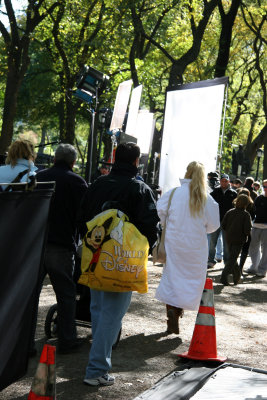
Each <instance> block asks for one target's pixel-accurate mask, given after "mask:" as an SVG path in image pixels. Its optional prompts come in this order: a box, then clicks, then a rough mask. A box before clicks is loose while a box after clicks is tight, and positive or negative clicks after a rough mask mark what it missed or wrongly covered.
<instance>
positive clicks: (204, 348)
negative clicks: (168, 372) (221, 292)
mask: <svg viewBox="0 0 267 400" xmlns="http://www.w3.org/2000/svg"><path fill="white" fill-rule="evenodd" d="M178 356H179V357H184V358H190V359H192V360H206V361H221V362H224V361H225V360H226V359H227V357H218V356H217V343H216V327H215V311H214V301H213V285H212V279H210V278H207V279H206V283H205V287H204V290H203V294H202V298H201V302H200V307H199V310H198V314H197V319H196V324H195V329H194V332H193V337H192V340H191V344H190V347H189V350H188V351H187V352H186V353H183V354H178Z"/></svg>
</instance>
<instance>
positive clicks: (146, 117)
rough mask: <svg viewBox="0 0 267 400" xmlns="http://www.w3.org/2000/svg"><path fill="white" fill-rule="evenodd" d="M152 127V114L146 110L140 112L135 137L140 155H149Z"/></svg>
mask: <svg viewBox="0 0 267 400" xmlns="http://www.w3.org/2000/svg"><path fill="white" fill-rule="evenodd" d="M154 127H155V120H154V114H153V113H150V112H149V111H148V110H140V111H139V113H138V117H137V124H136V133H135V137H137V144H138V146H139V147H140V151H141V153H142V154H149V153H150V148H151V143H152V136H153V131H154Z"/></svg>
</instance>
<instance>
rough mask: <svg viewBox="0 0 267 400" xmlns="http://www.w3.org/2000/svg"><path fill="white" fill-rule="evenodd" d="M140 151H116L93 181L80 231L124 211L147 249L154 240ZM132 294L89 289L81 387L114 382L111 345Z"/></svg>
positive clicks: (153, 214) (152, 206)
mask: <svg viewBox="0 0 267 400" xmlns="http://www.w3.org/2000/svg"><path fill="white" fill-rule="evenodd" d="M139 157H140V148H139V147H138V146H137V145H136V144H135V143H130V142H129V143H121V144H119V146H118V147H117V150H116V154H115V163H114V165H113V167H112V169H111V172H110V174H109V175H106V176H103V177H101V178H99V179H97V180H96V181H94V182H93V183H92V184H91V185H90V186H89V188H88V190H87V192H86V194H85V196H84V198H83V200H82V204H81V216H80V221H81V231H83V233H85V232H86V229H87V228H86V224H85V223H86V222H87V221H89V220H91V219H92V218H94V217H95V216H96V215H97V214H99V213H100V212H102V211H103V209H109V208H117V209H119V210H121V211H123V212H124V213H125V214H126V215H127V216H128V217H129V220H130V222H131V223H133V224H134V225H135V226H136V227H137V229H138V230H139V231H140V232H141V233H142V234H143V235H144V236H146V238H147V240H148V242H149V245H150V248H152V246H153V244H154V243H155V242H156V240H157V232H158V231H157V223H158V222H159V217H158V214H157V210H156V202H155V199H154V196H153V192H152V190H151V189H150V188H149V186H147V185H146V184H145V183H144V182H142V181H140V180H137V179H136V174H137V171H138V169H137V167H138V164H139ZM131 295H132V292H105V291H102V290H94V289H91V305H90V309H91V318H92V334H93V342H92V346H91V349H90V354H89V362H88V365H87V368H86V373H85V378H84V383H85V384H87V385H91V386H98V385H105V386H107V385H112V384H113V383H114V381H115V378H114V377H113V376H111V375H110V374H109V373H108V372H109V370H110V368H111V353H112V345H113V344H114V343H115V341H116V339H117V336H118V333H119V331H120V329H121V323H122V319H123V317H124V315H125V313H126V312H127V309H128V307H129V305H130V302H131Z"/></svg>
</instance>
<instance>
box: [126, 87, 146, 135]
mask: <svg viewBox="0 0 267 400" xmlns="http://www.w3.org/2000/svg"><path fill="white" fill-rule="evenodd" d="M142 88H143V86H142V85H139V86H137V87H136V88H134V89H133V90H132V95H131V102H130V106H129V113H128V119H127V125H126V131H125V132H126V134H127V135H131V136H134V137H137V136H136V124H137V118H138V111H139V104H140V100H141V94H142Z"/></svg>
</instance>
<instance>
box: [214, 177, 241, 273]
mask: <svg viewBox="0 0 267 400" xmlns="http://www.w3.org/2000/svg"><path fill="white" fill-rule="evenodd" d="M210 195H211V196H212V197H213V198H214V200H215V201H216V202H217V203H218V204H219V210H220V221H222V220H223V217H224V215H225V214H226V212H227V211H228V210H230V209H231V208H233V200H234V199H235V198H236V197H237V193H236V191H235V190H233V189H231V186H230V179H229V175H227V174H222V175H221V179H220V186H219V187H216V188H215V189H214V190H213V191H212V192H211V193H210ZM220 232H222V239H223V260H224V263H226V261H227V257H228V251H227V243H226V240H225V235H224V232H223V231H222V230H221V227H220V228H218V229H217V230H216V231H215V232H213V233H210V234H209V258H208V268H212V267H213V266H214V265H215V264H216V260H215V253H216V245H217V241H218V237H219V235H220Z"/></svg>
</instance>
